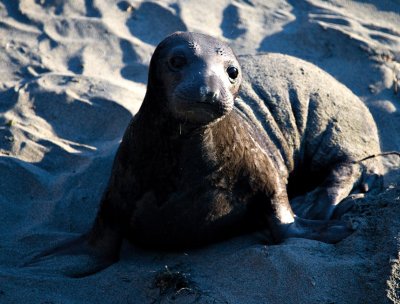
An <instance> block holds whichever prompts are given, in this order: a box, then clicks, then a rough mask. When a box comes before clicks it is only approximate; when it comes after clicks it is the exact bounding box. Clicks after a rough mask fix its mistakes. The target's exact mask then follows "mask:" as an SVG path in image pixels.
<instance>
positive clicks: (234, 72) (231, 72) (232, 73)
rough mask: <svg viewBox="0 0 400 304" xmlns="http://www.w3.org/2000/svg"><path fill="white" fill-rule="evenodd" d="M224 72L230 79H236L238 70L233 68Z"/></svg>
mask: <svg viewBox="0 0 400 304" xmlns="http://www.w3.org/2000/svg"><path fill="white" fill-rule="evenodd" d="M226 72H227V73H228V76H229V78H230V79H236V78H237V77H238V75H239V70H238V69H237V68H235V67H234V66H230V67H229V68H227V70H226Z"/></svg>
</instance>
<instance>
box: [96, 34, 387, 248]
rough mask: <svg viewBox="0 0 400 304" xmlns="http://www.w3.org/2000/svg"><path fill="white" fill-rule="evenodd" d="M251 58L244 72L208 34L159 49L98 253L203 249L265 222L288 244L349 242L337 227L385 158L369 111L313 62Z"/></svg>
mask: <svg viewBox="0 0 400 304" xmlns="http://www.w3.org/2000/svg"><path fill="white" fill-rule="evenodd" d="M240 61H241V63H242V68H243V70H242V69H241V67H240V65H239V62H238V59H237V58H236V56H235V55H234V53H233V52H232V50H231V49H230V48H229V47H228V46H227V45H226V44H224V43H222V42H220V41H218V40H216V39H214V38H212V37H209V36H205V35H202V34H195V33H175V34H173V35H171V36H169V37H167V38H166V39H165V40H164V41H163V42H162V43H160V45H159V46H158V47H157V49H156V51H155V53H154V55H153V57H152V60H151V64H150V72H149V82H148V89H147V93H146V96H145V99H144V101H143V104H142V106H141V108H140V110H139V112H138V113H137V115H136V116H135V117H134V118H133V120H132V122H131V123H130V125H129V126H128V128H127V130H126V132H125V135H124V137H123V140H122V142H121V145H120V147H119V150H118V152H117V155H116V158H115V161H114V167H113V170H112V175H111V178H110V181H109V184H108V186H107V189H106V191H105V194H104V196H103V200H102V202H101V207H100V210H99V213H98V216H97V218H96V221H95V224H94V226H93V229H92V231H91V233H90V234H89V244H90V246H91V247H92V248H101V250H103V251H104V252H108V253H109V255H110V256H111V255H114V256H115V255H117V253H118V250H119V244H120V241H121V240H122V238H123V237H126V238H128V239H131V240H133V241H134V242H139V243H142V244H146V245H150V246H153V247H154V246H155V247H164V246H167V247H168V246H172V247H176V246H188V245H197V244H201V243H207V242H210V241H215V240H217V239H220V238H223V237H226V236H228V235H232V234H233V233H236V232H239V231H243V230H245V229H246V227H248V228H252V227H253V228H254V225H253V224H254V223H262V224H264V225H265V226H266V227H268V228H269V229H270V230H271V232H272V235H273V237H274V238H275V239H276V240H277V241H280V240H282V239H284V238H287V237H303V238H310V239H317V240H321V241H324V242H330V243H334V242H337V241H339V240H341V239H342V238H344V237H346V236H347V235H348V234H350V232H351V231H350V230H349V229H348V228H347V227H346V225H345V224H344V223H343V222H341V221H338V220H332V218H333V217H338V216H340V215H341V213H343V210H345V209H346V208H344V209H343V208H342V210H341V208H338V206H340V204H339V203H340V202H341V201H342V200H343V199H345V198H346V197H347V196H348V195H349V194H350V193H351V192H355V191H361V190H362V191H365V190H367V189H368V188H370V187H371V186H373V185H374V184H376V183H379V176H380V165H379V163H378V161H377V160H372V161H371V162H369V163H363V164H361V163H357V160H359V159H361V158H363V157H366V156H368V155H371V154H375V153H379V151H380V149H379V140H378V135H377V130H376V126H375V124H374V121H373V119H372V117H371V115H370V113H369V112H368V110H367V108H366V107H365V106H364V105H363V104H362V102H361V101H360V100H359V99H358V98H357V97H355V96H354V95H353V94H352V93H351V92H350V91H349V90H348V89H346V88H345V87H344V86H342V85H341V84H339V83H338V82H337V81H336V80H335V79H333V78H332V77H331V76H329V75H328V74H326V73H324V72H323V71H321V70H319V69H318V68H316V67H315V66H313V65H311V64H309V63H307V62H304V61H302V60H299V59H295V58H292V57H289V56H285V55H278V54H266V55H259V56H255V57H242V58H240ZM240 86H241V90H239V88H240ZM239 92H240V94H239ZM289 198H291V199H292V207H293V209H294V211H295V212H293V211H292V207H291V205H290V204H289ZM295 213H296V214H297V216H296V215H295Z"/></svg>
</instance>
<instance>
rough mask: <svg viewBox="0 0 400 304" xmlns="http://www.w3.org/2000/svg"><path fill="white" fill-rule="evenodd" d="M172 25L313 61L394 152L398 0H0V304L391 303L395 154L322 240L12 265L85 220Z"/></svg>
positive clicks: (395, 298) (397, 269)
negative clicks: (338, 235)
mask: <svg viewBox="0 0 400 304" xmlns="http://www.w3.org/2000/svg"><path fill="white" fill-rule="evenodd" d="M175 31H194V32H202V33H205V34H209V35H212V36H215V37H217V38H219V39H221V40H223V41H226V42H227V43H228V44H229V45H231V47H232V48H233V49H234V51H235V52H236V53H237V54H238V55H244V54H257V53H265V52H277V53H284V54H288V55H292V56H295V57H298V58H301V59H304V60H306V61H309V62H311V63H313V64H315V65H317V66H318V67H320V68H322V69H323V70H325V71H326V72H328V73H329V74H331V75H332V76H334V77H335V78H336V79H337V80H339V81H340V82H342V83H343V84H344V85H346V86H347V87H348V88H350V89H351V90H352V91H353V93H354V94H356V95H357V96H358V97H359V98H360V99H361V100H362V101H363V102H364V103H365V104H366V105H367V107H368V108H369V109H370V111H371V113H372V115H373V117H374V119H375V121H376V123H377V126H378V129H379V135H380V139H381V148H382V150H383V151H393V150H397V151H400V1H399V0H391V1H390V0H380V1H378V0H375V1H374V0H364V1H361V0H360V1H344V0H329V1H323V0H308V1H294V0H271V1H262V0H235V1H227V0H218V1H214V2H208V1H200V0H197V1H194V0H162V1H161V0H160V1H142V0H130V1H106V0H77V1H72V0H69V1H68V0H65V1H63V0H20V1H13V0H0V71H1V73H0V170H1V171H0V172H1V174H0V206H1V207H0V208H1V212H0V303H40V304H45V303H46V304H56V303H57V304H58V303H63V304H64V303H68V304H69V303H71V304H72V303H74V304H75V303H210V304H211V303H218V304H219V303H221V304H222V303H230V304H231V303H233V304H236V303H250V304H260V303H307V304H309V303H312V304H313V303H321V304H341V303H349V304H350V303H352V304H354V303H360V304H361V303H370V304H376V303H400V170H399V164H400V161H399V159H398V158H396V157H395V156H393V157H386V158H385V160H384V162H385V167H386V171H387V174H386V180H385V189H384V190H383V191H382V192H381V193H378V194H371V195H368V196H366V197H365V198H359V199H356V205H355V208H354V209H353V210H352V211H351V212H350V213H349V214H348V215H346V218H347V220H348V221H349V222H351V223H352V225H353V227H354V228H356V231H355V232H354V233H353V234H352V235H350V236H349V237H347V238H346V239H344V240H343V241H341V242H339V243H337V244H335V245H331V244H325V243H322V242H318V241H312V240H305V239H295V238H293V239H288V240H286V241H285V242H284V243H282V244H279V245H266V244H263V243H262V242H261V241H260V235H259V234H257V233H256V234H252V235H244V236H241V237H237V238H235V239H232V240H227V241H225V242H221V243H218V244H213V245H210V246H207V247H204V248H200V249H196V250H188V251H186V252H183V251H182V252H161V251H146V250H143V249H140V248H136V246H134V245H132V244H129V243H127V242H126V243H124V245H123V249H122V253H121V259H120V261H119V262H118V263H116V264H114V265H112V266H110V267H108V268H107V269H105V270H104V271H101V272H99V273H96V274H94V275H91V276H87V277H84V278H75V279H74V278H69V277H66V276H64V275H63V274H62V273H60V272H59V271H58V270H59V269H60V268H62V267H70V266H69V265H73V263H74V259H73V257H60V258H59V259H56V260H52V261H49V262H48V263H41V264H40V265H39V266H36V267H24V263H25V262H27V261H29V259H30V258H32V257H33V256H35V255H36V254H38V253H40V252H42V251H44V250H46V249H49V248H51V247H53V246H55V245H56V244H59V243H60V242H62V241H63V240H66V239H70V238H73V237H76V236H78V235H80V234H82V233H84V232H86V231H87V230H88V229H89V228H90V227H91V225H92V223H93V220H94V217H95V215H96V212H97V210H98V207H99V202H100V197H101V195H102V192H103V190H104V188H105V186H106V183H107V180H108V178H109V175H110V170H111V166H112V161H113V159H114V155H115V152H116V149H117V148H118V145H119V143H120V140H121V137H122V135H123V132H124V130H125V128H126V126H127V124H128V122H129V121H130V119H131V118H132V117H133V116H134V115H135V113H136V112H137V111H138V109H139V107H140V105H141V102H142V100H143V97H144V94H145V91H146V83H147V73H148V66H149V62H150V58H151V55H152V53H153V51H154V49H155V47H156V46H157V44H158V43H159V42H160V41H161V40H162V39H163V38H164V37H165V36H167V35H168V34H171V33H173V32H175ZM171 277H172V278H174V280H175V281H173V282H172V284H170V285H168V284H164V283H165V281H168V280H169V279H170V278H171ZM170 283H171V282H170Z"/></svg>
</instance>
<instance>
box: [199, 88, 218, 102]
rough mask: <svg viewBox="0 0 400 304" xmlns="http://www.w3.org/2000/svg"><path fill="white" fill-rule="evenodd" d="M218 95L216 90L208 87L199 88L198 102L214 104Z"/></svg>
mask: <svg viewBox="0 0 400 304" xmlns="http://www.w3.org/2000/svg"><path fill="white" fill-rule="evenodd" d="M219 97H220V93H219V91H218V90H217V89H215V88H214V89H213V88H210V87H209V86H201V87H200V101H201V102H207V103H216V102H218V101H219Z"/></svg>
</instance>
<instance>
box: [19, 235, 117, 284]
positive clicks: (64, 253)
mask: <svg viewBox="0 0 400 304" xmlns="http://www.w3.org/2000/svg"><path fill="white" fill-rule="evenodd" d="M96 237H98V236H94V235H92V234H91V233H88V234H84V235H82V236H80V237H78V238H74V239H72V240H67V241H64V242H62V243H61V244H60V245H58V246H56V247H54V248H50V249H49V250H46V251H44V252H41V253H39V254H37V255H35V256H34V257H33V258H30V260H29V261H27V262H25V263H24V264H23V265H22V267H27V268H28V267H29V268H32V269H34V270H35V272H37V271H40V272H42V271H43V272H46V273H48V272H51V273H55V274H63V275H65V276H68V277H71V278H81V277H86V276H89V275H92V274H95V273H97V272H99V271H101V270H103V269H105V268H107V267H108V266H110V265H112V264H113V263H115V262H117V261H118V259H119V249H120V246H121V242H122V237H121V236H119V235H116V234H115V233H114V232H112V231H109V232H104V234H103V235H102V238H97V239H96Z"/></svg>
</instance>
